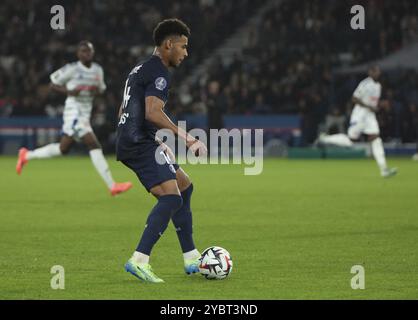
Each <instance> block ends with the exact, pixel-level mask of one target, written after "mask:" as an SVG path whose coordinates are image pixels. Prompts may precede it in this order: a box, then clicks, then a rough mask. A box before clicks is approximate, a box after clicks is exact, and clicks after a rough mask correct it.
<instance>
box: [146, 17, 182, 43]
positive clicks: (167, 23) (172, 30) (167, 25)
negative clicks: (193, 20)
mask: <svg viewBox="0 0 418 320" xmlns="http://www.w3.org/2000/svg"><path fill="white" fill-rule="evenodd" d="M174 35H175V36H186V37H190V29H189V27H188V26H187V25H186V24H185V23H184V22H183V21H181V20H180V19H176V18H173V19H165V20H163V21H161V22H160V23H158V25H157V26H156V27H155V29H154V32H153V38H154V43H155V45H156V46H160V45H161V44H162V43H163V41H164V40H165V39H166V38H167V37H168V36H174Z"/></svg>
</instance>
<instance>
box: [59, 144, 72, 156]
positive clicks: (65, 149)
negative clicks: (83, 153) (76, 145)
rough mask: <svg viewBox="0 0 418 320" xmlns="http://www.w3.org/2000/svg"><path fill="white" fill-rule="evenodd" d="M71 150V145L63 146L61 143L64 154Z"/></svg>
mask: <svg viewBox="0 0 418 320" xmlns="http://www.w3.org/2000/svg"><path fill="white" fill-rule="evenodd" d="M70 150H71V146H62V145H60V151H61V154H62V155H63V156H65V155H67V154H68V153H69V152H70Z"/></svg>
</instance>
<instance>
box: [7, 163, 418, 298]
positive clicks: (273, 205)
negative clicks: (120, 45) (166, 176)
mask: <svg viewBox="0 0 418 320" xmlns="http://www.w3.org/2000/svg"><path fill="white" fill-rule="evenodd" d="M15 161H16V159H15V158H14V157H1V158H0V172H1V184H0V185H1V186H0V188H1V192H0V197H1V200H0V253H1V255H0V299H417V298H418V285H417V284H418V282H417V279H418V251H417V244H418V163H416V162H415V163H414V162H412V161H411V160H409V159H389V162H390V164H391V165H394V166H397V167H398V168H399V175H398V176H397V177H395V178H392V179H387V180H385V179H382V178H380V176H379V175H378V170H377V168H376V165H375V163H374V161H373V160H371V159H368V160H335V161H332V160H277V159H265V162H264V171H263V173H262V174H261V175H259V176H244V174H243V173H244V171H243V167H242V166H239V165H200V166H193V165H188V166H183V168H185V170H186V171H187V172H188V173H189V175H190V176H191V178H192V180H193V182H194V185H195V192H194V196H193V198H192V208H193V213H194V231H195V232H194V234H195V241H196V244H197V246H198V248H199V249H200V250H203V249H205V248H206V247H208V246H211V245H218V246H222V247H225V248H226V249H227V250H229V251H230V252H231V255H232V258H233V262H234V269H233V271H232V273H231V276H230V277H229V278H228V279H226V280H223V281H209V280H205V279H204V278H203V277H202V276H200V275H194V276H191V277H189V276H186V275H185V274H184V273H183V266H182V263H183V262H182V256H181V251H180V246H179V244H178V241H177V237H176V234H175V231H174V227H173V226H172V224H170V226H169V228H168V229H167V231H166V233H165V234H164V236H163V237H162V239H161V240H160V241H159V242H158V244H157V245H156V247H155V249H154V251H153V256H152V259H151V262H152V265H153V268H154V270H155V272H156V273H157V274H158V275H159V276H160V277H162V278H163V279H164V280H165V281H166V283H164V284H161V285H155V284H144V283H142V282H140V281H138V280H137V279H136V278H134V277H133V276H131V275H130V274H128V273H126V272H125V271H124V269H123V266H124V263H125V262H126V260H127V259H128V258H129V257H130V255H131V254H132V252H133V250H134V249H135V247H136V244H137V242H138V239H139V236H140V234H141V233H142V230H143V228H144V222H145V219H146V217H147V215H148V212H149V210H150V209H151V207H152V206H153V204H154V199H153V197H151V196H150V195H148V194H147V193H146V191H145V190H144V189H143V188H142V186H141V185H140V184H139V182H138V180H137V179H136V177H135V176H134V174H133V173H131V172H130V171H129V170H128V169H127V168H125V167H123V165H122V164H120V163H117V162H116V161H115V160H114V158H113V157H110V158H109V163H110V166H111V169H112V172H113V175H114V177H115V178H116V179H117V180H118V181H124V180H131V181H133V182H134V188H133V189H132V190H130V191H129V192H128V193H126V194H123V195H120V196H118V197H115V198H112V197H110V195H109V194H108V193H107V190H106V188H105V187H104V183H103V182H102V181H101V179H100V177H99V176H98V175H97V173H96V171H95V170H94V168H93V166H92V164H91V163H90V159H89V158H88V157H68V158H59V159H51V160H43V161H40V160H38V161H32V162H31V163H29V164H28V166H27V167H25V169H24V171H23V174H22V176H17V175H16V173H15V171H14V170H15V169H14V167H15ZM54 265H62V266H63V267H64V268H65V289H64V290H53V289H51V287H50V281H51V278H52V277H53V275H52V274H51V273H50V269H51V267H52V266H54ZM353 265H362V266H363V267H364V269H365V286H366V288H365V289H364V290H353V289H352V288H351V286H350V282H351V278H352V277H353V276H354V274H351V273H350V270H351V267H352V266H353Z"/></svg>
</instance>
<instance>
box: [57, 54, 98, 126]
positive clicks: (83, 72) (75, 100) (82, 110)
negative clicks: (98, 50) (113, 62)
mask: <svg viewBox="0 0 418 320" xmlns="http://www.w3.org/2000/svg"><path fill="white" fill-rule="evenodd" d="M50 79H51V82H52V83H53V84H56V85H60V86H65V87H66V88H67V90H74V89H80V93H79V95H77V96H68V97H67V99H66V100H65V108H64V114H66V115H80V116H83V117H88V118H89V117H90V115H91V110H92V108H93V99H94V91H96V90H97V91H99V92H100V93H101V92H103V91H104V90H106V84H105V82H104V74H103V69H102V67H101V66H100V65H99V64H97V63H94V62H93V63H92V64H91V66H90V68H88V67H86V66H85V65H83V64H82V63H81V62H80V61H78V62H73V63H68V64H66V65H65V66H64V67H62V68H60V69H58V70H57V71H55V72H53V73H52V74H51V76H50Z"/></svg>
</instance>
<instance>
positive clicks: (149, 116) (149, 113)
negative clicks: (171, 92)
mask: <svg viewBox="0 0 418 320" xmlns="http://www.w3.org/2000/svg"><path fill="white" fill-rule="evenodd" d="M164 104H165V103H164V101H163V100H161V99H160V98H158V97H155V96H147V97H146V98H145V119H146V120H147V121H149V122H151V123H152V124H154V125H155V126H156V127H157V128H159V129H169V130H171V131H172V132H173V133H174V134H176V135H177V136H179V137H180V138H182V139H183V140H184V141H185V142H186V145H187V147H188V148H189V149H190V150H191V151H192V152H194V153H196V152H198V153H199V154H200V155H204V154H206V153H207V148H206V146H205V144H204V143H203V142H201V141H199V140H197V139H195V138H194V137H192V136H191V135H189V134H188V133H187V132H186V131H185V130H183V129H182V128H179V127H178V126H176V125H175V124H174V123H173V122H172V121H171V120H170V118H169V117H168V116H167V115H166V113H165V112H164V110H163V108H164Z"/></svg>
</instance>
